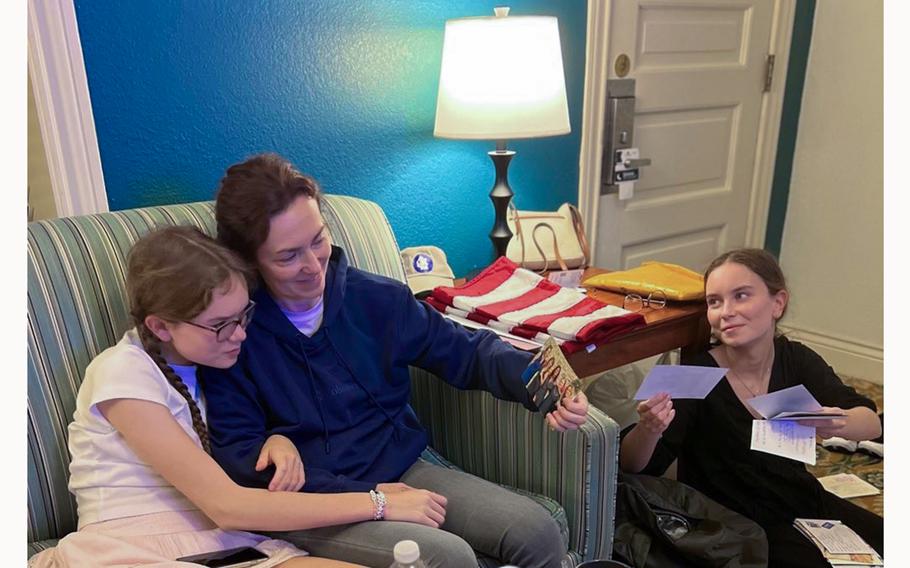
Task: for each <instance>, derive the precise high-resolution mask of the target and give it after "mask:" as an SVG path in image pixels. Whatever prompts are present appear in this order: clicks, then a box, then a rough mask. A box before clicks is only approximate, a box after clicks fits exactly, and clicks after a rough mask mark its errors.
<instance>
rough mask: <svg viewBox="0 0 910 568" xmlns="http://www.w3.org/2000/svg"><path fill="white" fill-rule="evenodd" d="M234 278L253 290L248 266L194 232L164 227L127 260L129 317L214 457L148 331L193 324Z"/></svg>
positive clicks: (198, 417)
mask: <svg viewBox="0 0 910 568" xmlns="http://www.w3.org/2000/svg"><path fill="white" fill-rule="evenodd" d="M232 276H237V277H239V278H240V279H241V280H242V281H243V282H244V283H245V284H246V286H247V288H250V286H251V284H252V282H253V276H252V271H251V269H250V268H249V266H248V265H247V264H246V263H245V262H244V261H243V260H242V259H241V258H240V257H238V256H237V255H236V254H234V253H233V252H232V251H230V250H228V249H227V248H225V247H223V246H221V245H219V244H218V243H217V242H216V241H215V240H214V239H212V238H211V237H209V236H207V235H205V234H204V233H203V232H202V231H200V230H199V229H197V228H195V227H182V226H181V227H166V228H163V229H158V230H155V231H152V232H151V233H149V234H147V235H145V236H144V237H142V238H141V239H139V241H137V242H136V244H135V245H133V248H132V249H131V250H130V253H129V257H128V259H127V275H126V290H127V296H128V298H129V305H130V316H132V318H133V324H134V325H135V326H136V330H137V332H138V333H139V338H140V339H141V340H142V345H143V347H144V348H145V350H146V352H147V353H148V354H149V356H150V357H151V358H152V360H153V361H154V362H155V364H157V365H158V368H159V369H161V372H162V373H164V376H165V377H166V378H167V381H168V382H169V383H170V384H171V386H172V387H174V389H175V390H176V391H177V392H179V393H180V395H181V396H183V398H185V399H186V402H187V404H188V405H189V408H190V414H191V415H192V417H193V429H195V430H196V433H197V434H198V435H199V440H200V441H201V442H202V447H203V449H205V451H206V452H208V453H211V445H210V444H209V435H208V429H207V428H206V426H205V422H203V420H202V414H201V412H200V411H199V406H198V405H197V404H196V402H195V401H194V400H193V397H192V395H190V392H189V389H187V387H186V384H184V382H183V381H182V380H181V379H180V377H179V376H178V375H177V373H175V372H174V370H173V369H172V368H171V366H170V365H168V363H167V361H165V360H164V356H163V355H162V354H161V340H160V339H158V337H157V336H156V335H155V334H154V333H152V331H151V330H150V329H149V328H148V327H147V326H146V325H145V318H146V317H147V316H149V315H156V316H158V317H160V318H161V319H164V320H167V321H184V320H191V319H193V318H194V317H196V316H197V315H199V314H200V313H201V312H202V311H203V310H205V308H206V307H208V305H209V303H210V302H211V301H212V295H213V293H214V292H215V291H216V290H224V289H225V288H227V287H229V286H231V283H232V278H231V277H232Z"/></svg>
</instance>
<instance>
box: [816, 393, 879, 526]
mask: <svg viewBox="0 0 910 568" xmlns="http://www.w3.org/2000/svg"><path fill="white" fill-rule="evenodd" d="M841 379H843V381H844V382H845V383H847V384H849V385H850V386H852V387H853V388H855V389H856V390H857V392H859V393H860V394H862V395H865V396H867V397H869V398H871V399H872V400H873V401H875V404H876V405H877V406H878V411H879V412H884V410H885V406H884V401H885V399H884V389H883V388H882V385H878V384H875V383H871V382H869V381H864V380H860V379H854V378H851V377H845V376H841ZM815 454H816V464H815V466H809V468H808V469H809V471H810V472H811V473H812V475H814V476H815V477H824V476H826V475H833V474H835V473H852V474H854V475H856V476H858V477H860V478H861V479H863V480H865V481H867V482H868V483H871V484H872V485H874V486H875V487H877V488H878V489H881V491H882V492H881V493H880V494H878V495H872V496H869V497H854V498H853V499H849V500H850V501H852V502H853V503H856V504H857V505H859V506H860V507H862V508H864V509H866V510H869V511H872V512H873V513H876V514H878V515H881V516H884V501H885V474H884V462H883V460H880V459H878V458H875V457H872V456H870V455H867V454H864V453H859V452H857V453H854V454H843V453H837V452H830V451H828V450H826V449H825V448H823V447H822V445H821V444H820V443H819V444H818V445H816V446H815Z"/></svg>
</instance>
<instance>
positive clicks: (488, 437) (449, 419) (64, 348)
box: [28, 196, 618, 566]
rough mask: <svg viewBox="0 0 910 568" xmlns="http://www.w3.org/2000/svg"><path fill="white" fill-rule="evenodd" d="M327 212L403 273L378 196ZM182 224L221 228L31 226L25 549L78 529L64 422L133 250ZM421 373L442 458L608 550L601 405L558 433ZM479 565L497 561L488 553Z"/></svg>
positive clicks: (357, 252) (118, 301) (105, 221)
mask: <svg viewBox="0 0 910 568" xmlns="http://www.w3.org/2000/svg"><path fill="white" fill-rule="evenodd" d="M322 212H323V215H324V217H325V219H326V223H327V225H328V227H329V230H330V232H331V234H332V237H333V240H334V241H335V243H336V244H338V245H339V246H341V247H342V248H344V249H345V251H346V252H347V254H348V257H349V259H350V261H351V264H352V265H354V266H356V267H358V268H361V269H364V270H367V271H370V272H374V273H377V274H382V275H385V276H388V277H391V278H394V279H397V280H400V281H404V271H403V268H402V266H401V261H400V259H399V256H398V245H397V242H396V240H395V236H394V234H393V233H392V230H391V227H390V226H389V224H388V221H387V219H386V217H385V214H384V213H383V212H382V210H381V209H380V208H379V206H378V205H377V204H375V203H373V202H370V201H365V200H362V199H356V198H352V197H344V196H326V197H325V201H324V203H323V209H322ZM175 224H191V225H195V226H198V227H200V228H202V229H203V230H204V231H206V232H207V233H209V234H213V233H214V210H213V203H212V202H201V203H190V204H184V205H167V206H158V207H149V208H144V209H133V210H127V211H118V212H112V213H100V214H96V215H86V216H82V217H68V218H62V219H54V220H48V221H37V222H34V223H30V224H29V225H28V541H29V556H31V555H32V554H33V553H35V552H37V551H38V550H41V549H43V548H45V547H47V546H52V545H53V541H54V539H58V538H61V537H63V536H64V535H66V534H67V533H68V532H71V531H73V530H75V529H76V505H75V500H74V499H73V497H72V495H71V494H70V493H69V491H68V490H67V480H68V478H69V454H68V451H67V445H66V426H67V424H68V423H69V421H70V420H71V418H72V415H73V411H74V408H75V399H76V392H77V391H78V388H79V384H80V383H81V381H82V375H83V372H84V371H85V368H86V366H87V365H88V363H89V362H90V361H91V360H92V358H94V357H95V356H96V355H97V354H98V353H100V352H101V351H103V350H104V349H106V348H107V347H109V346H110V345H113V344H114V343H116V342H117V340H119V338H120V336H121V335H122V334H123V332H124V331H125V330H126V329H127V327H128V326H129V321H128V312H127V306H126V298H125V294H124V271H125V259H126V254H127V252H128V251H129V248H130V247H131V246H132V244H133V243H134V242H135V241H136V240H137V239H138V238H139V237H140V236H142V235H143V234H145V233H147V232H148V231H149V230H151V229H152V228H155V227H159V226H163V225H175ZM414 381H415V382H414V397H413V404H414V407H415V409H416V410H417V412H418V414H419V415H420V416H421V420H422V421H423V422H424V424H425V425H426V426H427V428H428V430H429V431H430V433H431V439H432V443H433V445H434V446H435V447H436V448H437V449H439V450H440V451H441V453H442V454H443V455H445V456H446V457H447V458H448V459H450V460H452V462H454V463H455V464H457V466H459V467H462V468H464V469H466V470H467V471H469V472H471V473H474V474H476V475H480V476H482V477H484V478H487V479H490V480H492V481H495V482H497V483H501V484H504V485H506V486H510V487H513V488H518V490H519V491H522V492H531V493H539V494H541V495H542V496H541V495H536V496H533V498H535V499H536V500H537V501H538V502H539V503H541V505H542V506H544V507H546V508H547V509H548V510H550V511H551V513H552V514H553V515H554V517H555V518H556V520H557V522H560V526H561V527H563V531H564V532H565V533H566V536H567V539H568V542H569V549H570V554H569V559H570V560H571V564H572V565H574V564H575V563H577V562H578V561H579V560H581V559H590V558H596V557H607V556H609V550H610V543H611V541H612V526H613V515H612V511H613V499H614V490H615V483H614V480H615V475H616V451H617V447H618V446H617V441H616V437H617V432H618V429H617V427H616V424H615V423H613V422H612V421H611V420H609V419H608V418H606V417H604V416H603V415H601V414H599V413H597V412H596V411H593V415H592V417H591V420H590V421H589V425H588V426H585V428H584V430H583V431H582V432H581V433H575V434H569V435H565V436H559V435H556V434H552V433H547V432H545V428H544V425H543V422H542V421H541V420H540V417H538V416H534V415H531V414H529V413H528V412H526V411H525V410H524V409H522V408H520V407H519V406H518V405H514V404H510V403H503V402H501V401H496V400H495V399H493V398H492V397H491V396H489V395H488V394H486V393H480V392H459V391H456V390H454V389H451V388H450V387H448V386H447V385H446V384H445V383H443V382H442V381H440V380H437V379H433V380H427V375H426V373H423V372H422V371H417V370H415V372H414ZM458 433H461V434H462V436H461V437H459V436H458V435H457V434H458ZM494 434H495V435H494ZM440 459H441V457H440ZM539 464H548V465H547V467H545V468H540V467H539ZM446 465H450V464H448V463H446ZM557 502H558V503H562V504H563V505H564V506H565V510H564V511H563V510H562V509H561V508H560V507H559V505H558V504H557ZM480 563H481V564H482V565H491V566H492V565H493V564H492V561H490V560H489V559H483V558H482V559H480Z"/></svg>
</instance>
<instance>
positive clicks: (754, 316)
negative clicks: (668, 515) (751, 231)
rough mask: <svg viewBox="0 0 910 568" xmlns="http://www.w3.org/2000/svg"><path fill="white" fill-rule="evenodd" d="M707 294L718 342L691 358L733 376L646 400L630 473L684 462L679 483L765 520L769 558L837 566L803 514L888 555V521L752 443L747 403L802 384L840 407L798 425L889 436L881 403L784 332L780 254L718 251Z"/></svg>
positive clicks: (781, 563) (631, 438)
mask: <svg viewBox="0 0 910 568" xmlns="http://www.w3.org/2000/svg"><path fill="white" fill-rule="evenodd" d="M705 297H706V302H707V304H708V306H707V307H708V323H709V324H710V325H711V330H712V334H713V335H714V337H715V338H716V339H717V340H718V344H717V345H716V346H714V347H713V348H712V349H710V350H709V351H705V352H703V353H701V354H699V355H697V356H696V357H695V358H694V360H692V361H689V362H688V363H689V364H692V365H702V366H712V367H726V368H728V369H729V370H728V371H727V374H726V380H722V381H721V382H719V383H718V384H717V386H716V387H715V388H714V390H713V391H711V393H709V394H708V396H707V397H706V398H705V399H704V400H677V401H673V400H670V398H669V396H668V395H667V394H666V393H662V394H658V395H656V396H654V397H652V398H651V399H649V400H646V401H644V402H642V403H641V404H639V405H638V413H639V416H640V420H639V422H638V423H637V424H636V425H633V426H630V427H629V428H627V429H626V430H624V431H623V433H622V445H621V447H620V455H619V461H620V466H621V467H622V469H623V470H624V471H628V472H632V473H638V472H642V473H646V474H653V475H661V474H663V473H664V471H665V470H666V469H667V467H668V466H669V465H670V464H671V463H672V461H673V460H674V459H676V458H678V460H679V463H678V479H679V480H680V481H682V482H683V483H686V484H688V485H690V486H692V487H694V488H696V489H698V490H700V491H701V492H703V493H704V494H705V495H707V496H708V497H711V498H712V499H714V500H715V501H718V502H719V503H721V504H722V505H725V506H726V507H728V508H730V509H733V510H734V511H737V512H738V513H740V514H742V515H745V516H747V517H749V518H751V519H752V520H754V521H755V522H756V523H758V524H759V525H761V527H762V528H763V529H764V530H765V534H766V535H767V537H768V552H769V560H768V565H769V566H774V567H783V568H785V567H789V566H792V567H814V566H818V567H825V566H829V563H828V562H827V561H826V560H825V559H824V558H823V557H822V555H821V553H820V552H819V551H818V549H817V548H816V547H815V545H814V544H812V542H811V541H810V540H809V539H808V538H806V537H805V536H803V535H802V534H801V533H799V531H797V529H796V528H794V526H793V520H794V519H795V518H808V519H836V520H840V521H842V522H843V523H844V524H846V525H847V526H849V527H850V528H852V529H853V530H854V531H856V532H857V533H858V534H859V535H860V536H861V537H862V538H863V540H865V541H866V542H867V543H868V544H869V545H870V546H872V547H873V548H874V549H875V550H876V551H877V552H878V553H879V554H882V553H883V552H882V551H883V546H882V541H883V520H882V518H881V517H879V516H878V515H875V514H874V513H871V512H869V511H866V510H865V509H862V508H861V507H859V506H857V505H855V504H853V503H850V502H848V501H846V500H844V499H841V498H840V497H837V496H835V495H833V494H832V493H828V492H827V491H826V490H825V489H824V488H823V487H822V485H821V484H820V483H819V482H818V481H817V480H816V479H815V478H814V477H813V476H812V475H811V474H810V473H809V472H808V471H807V470H806V467H805V465H804V464H803V463H802V462H799V461H796V460H792V459H788V458H784V457H780V456H776V455H772V454H767V453H763V452H758V451H754V450H751V449H750V445H751V435H752V421H753V420H755V419H760V418H761V416H760V415H759V414H758V413H756V412H755V411H754V410H753V409H752V408H751V407H750V406H749V405H748V400H749V399H750V398H754V397H757V396H760V395H764V394H767V393H769V392H775V391H779V390H783V389H785V388H789V387H793V386H796V385H800V384H801V385H804V386H805V387H806V389H807V390H808V391H809V392H810V393H811V394H812V395H813V397H815V399H816V400H818V401H819V402H820V403H821V404H822V405H823V406H824V407H825V408H826V410H827V411H828V412H830V413H831V414H838V415H839V416H835V417H832V418H830V419H822V420H811V421H803V422H801V424H803V425H804V426H813V427H815V428H816V433H817V434H818V435H820V436H821V437H823V438H827V437H830V436H833V435H837V436H841V437H844V438H847V439H851V440H867V439H870V438H875V437H877V436H879V435H880V434H881V422H880V421H879V418H878V416H877V415H876V411H875V403H873V402H872V401H871V400H869V399H868V398H866V397H864V396H861V395H860V394H858V393H857V392H856V391H855V390H854V389H853V388H852V387H849V386H847V385H845V384H844V383H843V382H842V381H841V379H840V378H839V377H838V376H837V375H836V374H835V373H834V370H833V369H832V368H831V367H830V366H829V365H828V363H826V362H825V360H824V359H822V357H821V356H820V355H818V354H817V353H816V352H814V351H813V350H811V349H809V348H808V347H806V346H805V345H803V344H802V343H798V342H796V341H791V340H789V339H787V338H786V337H785V336H783V335H780V334H779V333H778V332H777V322H778V321H779V320H780V319H781V318H782V317H783V316H784V313H785V312H786V309H787V303H788V301H789V292H788V290H787V284H786V281H785V279H784V274H783V272H782V271H781V269H780V266H779V265H778V263H777V260H776V259H775V258H774V257H773V256H771V255H770V254H769V253H767V252H765V251H763V250H760V249H738V250H733V251H730V252H727V253H725V254H722V255H721V256H719V257H718V258H716V259H715V260H714V261H713V262H712V263H711V264H710V265H709V266H708V269H707V270H706V271H705ZM841 414H843V416H840V415H841Z"/></svg>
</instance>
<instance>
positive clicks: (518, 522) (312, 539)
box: [268, 459, 566, 568]
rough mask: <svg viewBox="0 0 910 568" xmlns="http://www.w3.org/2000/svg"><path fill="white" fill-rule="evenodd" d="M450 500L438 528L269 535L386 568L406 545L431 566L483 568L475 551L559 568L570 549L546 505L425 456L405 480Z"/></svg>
mask: <svg viewBox="0 0 910 568" xmlns="http://www.w3.org/2000/svg"><path fill="white" fill-rule="evenodd" d="M401 481H402V482H403V483H407V484H408V485H410V486H411V487H416V488H418V489H427V490H430V491H433V492H435V493H439V494H440V495H443V496H445V497H446V499H447V500H448V504H447V506H446V520H445V523H443V525H442V527H441V528H438V529H434V528H430V527H427V526H424V525H418V524H416V523H405V522H397V521H378V522H377V521H366V522H362V523H354V524H350V525H339V526H334V527H325V528H320V529H311V530H305V531H291V532H272V533H268V534H269V536H271V537H273V538H280V539H284V540H287V541H290V542H292V543H294V544H295V545H297V546H299V547H300V548H303V549H304V550H307V551H308V552H310V553H311V554H313V555H314V556H321V557H325V558H333V559H336V560H345V561H347V562H355V563H357V564H363V565H365V566H374V567H377V568H386V567H387V566H388V565H389V564H391V563H392V561H393V558H392V548H393V547H394V546H395V543H397V542H398V541H400V540H406V539H410V540H413V541H416V542H417V544H418V545H420V556H421V558H422V559H423V561H424V562H426V564H427V566H428V567H430V568H435V567H443V566H444V567H451V568H465V567H471V566H477V560H476V559H475V556H474V551H473V550H472V548H473V549H475V550H477V551H479V552H482V553H483V554H485V555H487V556H491V557H493V558H496V559H498V560H500V561H501V562H502V563H503V564H512V565H515V566H520V567H521V568H538V567H539V568H556V567H559V566H560V565H561V564H560V563H561V561H562V559H563V557H564V556H565V554H566V546H565V544H563V541H562V537H561V536H560V534H559V527H558V525H557V524H556V521H554V520H553V518H552V517H551V516H550V514H549V513H548V512H547V510H546V509H544V508H543V507H541V506H540V505H539V504H537V503H535V502H534V501H532V500H530V499H528V498H527V497H523V496H521V495H518V494H515V493H513V492H511V491H508V490H507V489H503V488H502V487H500V486H498V485H496V484H493V483H490V482H489V481H486V480H483V479H481V478H479V477H476V476H473V475H470V474H468V473H464V472H461V471H455V470H451V469H448V468H445V467H441V466H437V465H434V464H431V463H429V462H427V461H424V460H423V459H418V460H417V463H415V464H414V465H412V466H411V467H410V468H409V469H408V470H407V471H406V472H405V473H404V475H403V476H402V477H401Z"/></svg>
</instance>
